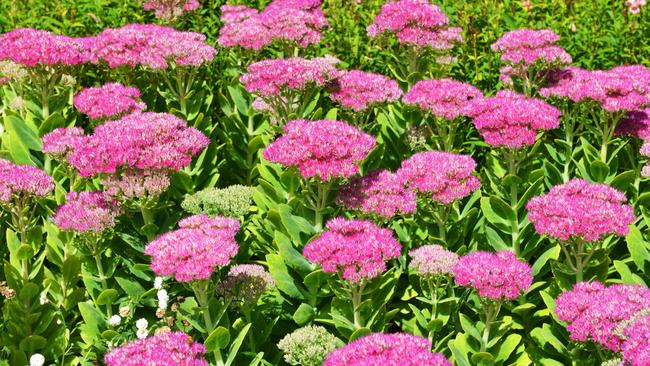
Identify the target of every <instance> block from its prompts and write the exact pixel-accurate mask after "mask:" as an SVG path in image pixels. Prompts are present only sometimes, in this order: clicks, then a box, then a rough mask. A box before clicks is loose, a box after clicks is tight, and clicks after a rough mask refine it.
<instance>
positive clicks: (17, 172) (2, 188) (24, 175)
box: [0, 158, 54, 204]
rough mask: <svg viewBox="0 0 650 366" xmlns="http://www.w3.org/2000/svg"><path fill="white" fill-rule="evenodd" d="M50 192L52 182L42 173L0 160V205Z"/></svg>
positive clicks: (52, 187)
mask: <svg viewBox="0 0 650 366" xmlns="http://www.w3.org/2000/svg"><path fill="white" fill-rule="evenodd" d="M52 190H54V181H53V180H52V177H50V176H49V175H47V174H46V173H45V172H44V171H42V170H40V169H38V168H36V167H34V166H31V165H16V164H14V163H12V162H11V161H9V160H6V159H1V158H0V204H7V203H11V201H12V200H13V199H21V200H22V199H23V198H24V197H43V196H45V195H47V194H48V193H50V192H52Z"/></svg>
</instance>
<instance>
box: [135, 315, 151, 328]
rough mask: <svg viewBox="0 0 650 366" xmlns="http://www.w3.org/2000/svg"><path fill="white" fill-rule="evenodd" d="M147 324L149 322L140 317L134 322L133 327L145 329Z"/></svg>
mask: <svg viewBox="0 0 650 366" xmlns="http://www.w3.org/2000/svg"><path fill="white" fill-rule="evenodd" d="M148 326H149V322H148V321H147V319H145V318H140V319H138V321H136V322H135V327H136V328H138V330H141V329H144V330H147V327H148Z"/></svg>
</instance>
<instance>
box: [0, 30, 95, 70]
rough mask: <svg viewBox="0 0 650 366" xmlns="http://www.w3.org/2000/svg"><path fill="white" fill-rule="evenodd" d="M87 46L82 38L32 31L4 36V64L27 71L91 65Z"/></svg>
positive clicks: (0, 50)
mask: <svg viewBox="0 0 650 366" xmlns="http://www.w3.org/2000/svg"><path fill="white" fill-rule="evenodd" d="M86 46H87V45H86V43H85V42H83V41H82V40H80V39H78V38H72V37H67V36H62V35H58V34H52V33H50V32H47V31H44V30H38V29H32V28H19V29H14V30H12V31H10V32H8V33H4V34H0V60H10V61H12V62H15V63H17V64H21V65H23V66H27V67H36V66H73V65H79V64H83V63H85V62H87V61H88V55H89V53H88V48H87V47H86Z"/></svg>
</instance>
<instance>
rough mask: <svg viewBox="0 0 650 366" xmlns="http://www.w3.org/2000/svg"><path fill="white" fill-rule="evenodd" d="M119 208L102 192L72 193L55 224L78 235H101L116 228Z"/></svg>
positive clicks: (55, 218) (57, 214)
mask: <svg viewBox="0 0 650 366" xmlns="http://www.w3.org/2000/svg"><path fill="white" fill-rule="evenodd" d="M118 214H119V208H118V206H117V205H116V203H115V202H110V201H108V200H107V199H106V196H105V195H104V194H103V193H101V192H81V193H77V192H70V193H68V194H67V196H66V203H64V204H63V205H61V206H60V207H59V208H58V210H57V211H56V214H55V215H54V217H52V222H54V223H55V224H56V225H57V226H58V227H60V228H61V229H62V230H66V231H75V232H77V233H82V234H83V233H101V232H102V231H104V230H106V229H110V228H112V227H114V226H115V218H116V217H117V216H118Z"/></svg>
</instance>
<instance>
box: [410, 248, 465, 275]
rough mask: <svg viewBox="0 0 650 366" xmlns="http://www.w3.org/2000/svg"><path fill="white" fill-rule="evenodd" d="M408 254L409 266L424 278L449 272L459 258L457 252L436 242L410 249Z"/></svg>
mask: <svg viewBox="0 0 650 366" xmlns="http://www.w3.org/2000/svg"><path fill="white" fill-rule="evenodd" d="M409 256H410V257H411V264H409V268H411V269H412V270H414V271H415V272H417V273H418V274H419V275H420V276H422V277H425V278H432V277H435V276H443V275H448V274H451V273H452V271H453V269H454V266H455V265H456V263H458V260H459V256H458V254H456V253H454V252H452V251H450V250H447V249H445V248H443V247H442V246H440V245H437V244H431V245H424V246H421V247H419V248H416V249H412V250H411V251H409Z"/></svg>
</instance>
